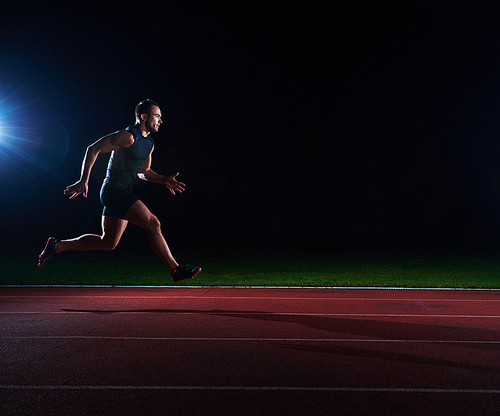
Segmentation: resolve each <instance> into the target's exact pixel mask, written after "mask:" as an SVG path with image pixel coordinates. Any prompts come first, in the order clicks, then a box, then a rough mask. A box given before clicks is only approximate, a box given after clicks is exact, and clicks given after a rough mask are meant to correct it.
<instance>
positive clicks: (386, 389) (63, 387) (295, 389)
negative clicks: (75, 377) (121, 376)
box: [0, 384, 500, 394]
mask: <svg viewBox="0 0 500 416" xmlns="http://www.w3.org/2000/svg"><path fill="white" fill-rule="evenodd" d="M0 390H188V391H189V390H191V391H196V390H212V391H213V390H216V391H293V392H299V391H306V392H359V393H430V394H436V393H439V394H442V393H450V394H465V393H467V394H500V390H495V389H452V388H450V389H447V388H441V389H429V388H397V387H395V388H391V387H383V388H377V387H321V386H318V387H298V386H261V387H259V386H70V385H15V384H12V385H11V384H3V385H0Z"/></svg>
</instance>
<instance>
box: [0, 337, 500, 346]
mask: <svg viewBox="0 0 500 416" xmlns="http://www.w3.org/2000/svg"><path fill="white" fill-rule="evenodd" d="M23 339H25V340H35V339H38V340H42V339H48V340H73V339H74V340H94V339H95V340H119V341H182V342H184V341H207V342H212V341H216V342H229V341H236V342H238V341H241V342H247V341H254V342H284V341H286V342H311V343H315V342H329V343H335V342H339V343H344V342H345V343H357V342H360V343H401V344H404V343H408V344H492V345H496V344H498V345H500V340H499V341H493V340H471V341H464V340H434V339H425V340H423V339H365V338H361V339H357V338H247V337H245V338H237V337H220V338H217V337H125V336H98V335H96V336H88V335H61V336H57V335H47V336H43V335H42V336H6V337H4V336H0V340H23Z"/></svg>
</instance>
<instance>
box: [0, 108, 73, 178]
mask: <svg viewBox="0 0 500 416" xmlns="http://www.w3.org/2000/svg"><path fill="white" fill-rule="evenodd" d="M23 113H24V114H23V115H22V116H21V117H20V116H19V114H16V113H15V112H13V111H5V110H4V111H3V112H2V113H0V158H6V159H9V160H10V161H12V162H14V163H16V164H19V163H20V162H22V161H28V162H30V163H31V164H33V165H35V166H37V167H38V168H40V169H53V168H56V167H58V166H59V165H60V164H61V163H62V162H63V161H64V159H65V158H66V155H67V153H68V149H69V135H68V131H67V129H66V128H65V127H64V125H63V124H62V123H60V122H59V121H57V120H55V119H43V118H42V119H35V118H31V119H30V118H27V117H25V116H26V114H25V112H23ZM16 116H17V117H16Z"/></svg>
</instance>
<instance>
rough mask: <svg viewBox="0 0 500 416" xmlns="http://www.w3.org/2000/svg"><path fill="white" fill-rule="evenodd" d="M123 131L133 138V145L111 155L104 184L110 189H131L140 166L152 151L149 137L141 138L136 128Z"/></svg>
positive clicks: (132, 127) (151, 140) (130, 127)
mask: <svg viewBox="0 0 500 416" xmlns="http://www.w3.org/2000/svg"><path fill="white" fill-rule="evenodd" d="M125 130H126V131H128V132H129V133H131V134H132V135H133V136H134V143H133V144H132V146H130V147H128V148H126V149H124V148H120V149H116V150H113V152H112V153H111V157H110V158H109V162H108V170H107V173H106V178H105V179H104V182H105V184H107V185H108V186H110V187H112V188H126V189H132V185H133V183H134V180H135V179H136V178H137V174H138V173H139V171H140V170H141V167H142V164H143V163H144V161H145V160H146V159H147V158H148V157H149V155H150V153H151V150H152V149H153V139H152V138H151V135H148V136H147V137H143V136H142V133H141V131H140V129H139V128H138V127H137V126H129V127H127V128H126V129H125Z"/></svg>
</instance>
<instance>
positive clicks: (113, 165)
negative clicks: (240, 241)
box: [38, 100, 201, 282]
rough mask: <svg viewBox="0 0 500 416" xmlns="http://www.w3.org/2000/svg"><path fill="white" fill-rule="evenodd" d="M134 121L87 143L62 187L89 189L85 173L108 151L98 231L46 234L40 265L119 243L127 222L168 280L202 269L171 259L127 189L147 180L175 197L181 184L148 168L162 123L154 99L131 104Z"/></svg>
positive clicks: (155, 225) (153, 221)
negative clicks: (74, 177)
mask: <svg viewBox="0 0 500 416" xmlns="http://www.w3.org/2000/svg"><path fill="white" fill-rule="evenodd" d="M135 118H136V124H135V125H134V126H129V127H127V128H126V129H125V130H120V131H117V132H115V133H112V134H109V135H107V136H104V137H102V138H100V139H99V140H97V141H96V142H95V143H93V144H91V145H90V146H89V147H87V151H86V153H85V157H84V158H83V163H82V170H81V176H80V180H78V181H77V182H75V183H74V184H73V185H69V186H67V187H66V189H65V190H64V194H65V195H69V198H70V199H74V198H76V197H77V196H78V195H80V194H82V195H83V196H84V197H85V198H86V197H87V192H88V183H89V178H90V172H91V170H92V167H93V166H94V163H95V161H96V159H97V156H99V155H100V154H102V153H109V152H112V153H111V157H110V159H109V163H108V170H107V174H106V178H105V179H104V182H103V184H102V188H101V194H100V196H101V202H102V204H103V205H104V209H103V212H102V235H97V234H85V235H82V236H80V237H77V238H73V239H70V240H59V239H57V238H54V237H50V238H49V239H48V241H47V244H46V245H45V248H44V249H43V251H42V253H41V254H40V256H39V258H38V267H43V266H44V264H45V262H46V261H47V260H48V259H50V258H51V257H53V256H55V255H56V254H58V253H62V252H63V251H70V250H113V249H114V248H115V247H116V246H117V245H118V242H119V241H120V239H121V237H122V235H123V232H124V231H125V229H126V228H127V224H128V223H129V222H131V223H133V224H136V225H138V226H139V227H142V228H144V229H145V230H146V231H147V233H148V236H149V241H150V243H151V247H152V248H153V250H154V252H155V253H156V254H157V255H158V256H159V257H160V258H161V259H162V260H163V262H164V263H165V264H166V266H167V267H168V269H169V271H170V274H171V276H172V280H173V281H174V282H178V281H180V280H184V279H190V278H192V277H194V276H196V275H197V274H198V273H199V272H200V271H201V267H194V268H186V267H183V266H180V265H179V264H178V263H177V261H175V259H174V257H173V256H172V253H171V252H170V249H169V247H168V245H167V242H166V241H165V238H164V237H163V235H162V232H161V225H160V222H159V221H158V218H156V216H155V215H153V214H152V213H151V211H150V210H149V209H148V207H146V205H144V203H143V202H142V201H141V200H139V198H137V197H136V196H135V195H134V194H133V193H132V185H133V182H134V180H135V178H136V177H139V178H140V179H143V180H145V181H149V182H155V183H162V184H164V185H165V186H166V187H167V188H168V189H169V190H170V192H171V193H172V194H173V195H175V193H176V192H178V193H181V192H183V191H184V187H185V186H186V185H185V184H184V183H182V182H180V181H178V180H177V176H178V175H179V173H178V172H177V173H176V174H174V175H170V176H163V175H160V174H158V173H156V172H154V171H153V170H152V169H151V155H152V153H153V149H154V143H153V139H152V138H151V136H150V134H151V133H156V132H157V131H158V129H159V128H160V125H161V123H162V119H161V111H160V108H159V106H158V103H156V102H155V101H153V100H144V101H141V102H140V103H139V104H138V105H137V107H136V108H135Z"/></svg>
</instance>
